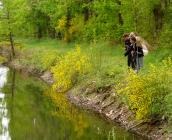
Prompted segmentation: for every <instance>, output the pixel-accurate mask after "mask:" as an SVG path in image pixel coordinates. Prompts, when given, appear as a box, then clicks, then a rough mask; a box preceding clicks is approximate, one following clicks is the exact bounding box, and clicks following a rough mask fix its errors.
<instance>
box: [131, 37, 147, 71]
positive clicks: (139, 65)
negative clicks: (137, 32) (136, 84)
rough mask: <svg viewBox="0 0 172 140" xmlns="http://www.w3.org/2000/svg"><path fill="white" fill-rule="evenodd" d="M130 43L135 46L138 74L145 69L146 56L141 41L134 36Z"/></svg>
mask: <svg viewBox="0 0 172 140" xmlns="http://www.w3.org/2000/svg"><path fill="white" fill-rule="evenodd" d="M130 42H131V44H132V46H133V50H134V56H135V60H136V68H135V70H136V72H138V71H139V70H140V69H141V68H142V67H143V56H144V53H143V48H142V45H141V43H140V42H139V40H136V37H134V36H132V37H131V38H130Z"/></svg>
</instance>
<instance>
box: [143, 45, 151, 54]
mask: <svg viewBox="0 0 172 140" xmlns="http://www.w3.org/2000/svg"><path fill="white" fill-rule="evenodd" d="M142 49H143V54H144V56H146V55H148V53H149V51H148V48H147V47H146V45H145V44H142Z"/></svg>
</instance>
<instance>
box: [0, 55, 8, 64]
mask: <svg viewBox="0 0 172 140" xmlns="http://www.w3.org/2000/svg"><path fill="white" fill-rule="evenodd" d="M4 62H7V59H6V58H5V57H3V56H0V64H2V63H4Z"/></svg>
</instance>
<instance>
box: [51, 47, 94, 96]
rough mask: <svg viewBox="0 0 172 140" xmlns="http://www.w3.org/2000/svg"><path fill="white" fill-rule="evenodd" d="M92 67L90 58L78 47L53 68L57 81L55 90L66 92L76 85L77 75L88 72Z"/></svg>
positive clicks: (54, 86)
mask: <svg viewBox="0 0 172 140" xmlns="http://www.w3.org/2000/svg"><path fill="white" fill-rule="evenodd" d="M90 66H91V65H90V63H89V59H88V56H86V55H85V54H83V53H82V52H81V49H80V46H79V45H77V46H76V49H75V50H74V51H71V52H68V53H67V54H66V55H65V56H63V57H61V58H60V60H59V63H57V64H56V65H55V66H54V67H52V69H51V72H52V73H53V77H54V80H55V83H54V85H53V89H55V90H57V92H60V93H63V92H66V91H67V90H69V89H70V88H71V86H72V85H73V84H74V83H75V81H76V79H77V75H79V74H84V73H86V72H88V70H89V69H90Z"/></svg>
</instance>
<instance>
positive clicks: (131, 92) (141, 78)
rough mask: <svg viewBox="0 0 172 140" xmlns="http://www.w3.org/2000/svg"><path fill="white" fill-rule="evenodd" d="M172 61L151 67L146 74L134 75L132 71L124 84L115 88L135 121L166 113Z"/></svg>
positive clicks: (165, 61) (168, 60)
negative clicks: (133, 115)
mask: <svg viewBox="0 0 172 140" xmlns="http://www.w3.org/2000/svg"><path fill="white" fill-rule="evenodd" d="M171 70H172V59H171V58H169V59H167V60H164V61H163V62H162V63H161V64H160V65H158V66H155V65H151V66H150V67H149V71H148V73H146V74H141V73H140V74H138V75H137V74H135V73H134V72H133V71H132V70H131V71H130V72H129V75H128V76H127V77H126V79H125V82H123V83H120V84H119V85H118V86H117V87H116V91H117V93H118V94H119V95H123V96H125V97H126V103H127V104H128V106H129V108H130V109H131V110H132V111H133V112H134V113H135V114H136V118H137V119H152V118H154V116H156V117H157V115H158V116H163V115H164V114H165V111H166V106H165V97H166V96H168V95H169V94H170V93H171V89H170V83H171V82H172V81H171V80H172V79H171V76H172V72H171Z"/></svg>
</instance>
